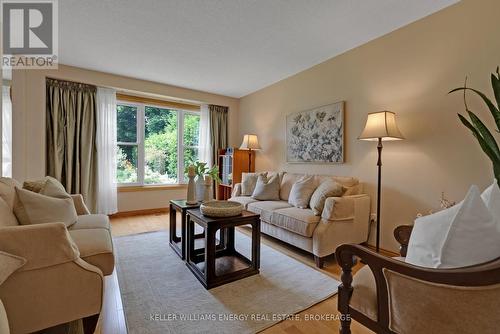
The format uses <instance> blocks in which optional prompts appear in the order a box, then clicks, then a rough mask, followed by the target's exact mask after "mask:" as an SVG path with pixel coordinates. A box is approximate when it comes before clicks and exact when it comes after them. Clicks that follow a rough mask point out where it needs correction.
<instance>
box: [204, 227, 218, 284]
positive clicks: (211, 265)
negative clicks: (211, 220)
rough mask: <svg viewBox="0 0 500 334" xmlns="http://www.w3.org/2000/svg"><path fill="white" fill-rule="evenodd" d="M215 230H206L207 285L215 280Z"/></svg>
mask: <svg viewBox="0 0 500 334" xmlns="http://www.w3.org/2000/svg"><path fill="white" fill-rule="evenodd" d="M215 232H216V230H215V229H212V228H209V227H207V228H206V230H205V280H206V282H207V284H208V283H209V282H210V281H211V280H212V279H213V278H215Z"/></svg>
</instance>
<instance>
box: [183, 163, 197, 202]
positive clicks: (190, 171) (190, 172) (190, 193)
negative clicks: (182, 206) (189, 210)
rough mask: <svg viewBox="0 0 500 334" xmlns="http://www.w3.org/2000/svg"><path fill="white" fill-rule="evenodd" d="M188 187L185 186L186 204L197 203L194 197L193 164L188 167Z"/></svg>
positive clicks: (194, 174)
mask: <svg viewBox="0 0 500 334" xmlns="http://www.w3.org/2000/svg"><path fill="white" fill-rule="evenodd" d="M187 176H188V178H189V181H188V188H187V200H186V203H187V204H196V203H198V201H197V199H196V185H195V182H194V177H195V176H196V173H195V171H194V166H189V167H188V175H187Z"/></svg>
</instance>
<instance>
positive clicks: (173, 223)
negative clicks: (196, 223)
mask: <svg viewBox="0 0 500 334" xmlns="http://www.w3.org/2000/svg"><path fill="white" fill-rule="evenodd" d="M200 204H201V202H199V203H197V204H187V203H186V200H184V199H174V200H171V201H170V224H169V225H170V233H169V234H170V238H169V239H170V247H172V249H173V250H174V251H175V253H176V254H177V255H179V257H180V258H181V259H183V260H184V259H186V235H187V233H186V231H187V230H186V221H187V219H186V211H187V210H189V209H196V208H199V207H200ZM177 212H180V214H181V235H180V236H178V235H177ZM196 237H197V238H202V237H204V234H198V235H196Z"/></svg>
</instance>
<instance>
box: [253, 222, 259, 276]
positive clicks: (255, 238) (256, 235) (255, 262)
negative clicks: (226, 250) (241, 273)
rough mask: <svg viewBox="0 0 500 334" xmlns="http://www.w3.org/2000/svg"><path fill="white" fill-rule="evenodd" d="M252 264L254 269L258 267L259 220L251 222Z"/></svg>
mask: <svg viewBox="0 0 500 334" xmlns="http://www.w3.org/2000/svg"><path fill="white" fill-rule="evenodd" d="M252 264H253V266H254V268H255V269H259V268H260V222H259V221H258V220H256V221H254V222H253V223H252Z"/></svg>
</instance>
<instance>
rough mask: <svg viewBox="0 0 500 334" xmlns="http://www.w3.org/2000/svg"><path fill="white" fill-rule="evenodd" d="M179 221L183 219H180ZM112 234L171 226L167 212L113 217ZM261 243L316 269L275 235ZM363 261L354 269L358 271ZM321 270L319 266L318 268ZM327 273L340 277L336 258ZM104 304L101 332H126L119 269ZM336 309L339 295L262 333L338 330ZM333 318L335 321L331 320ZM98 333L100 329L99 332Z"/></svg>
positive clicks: (359, 331)
mask: <svg viewBox="0 0 500 334" xmlns="http://www.w3.org/2000/svg"><path fill="white" fill-rule="evenodd" d="M177 221H180V219H177ZM111 224H112V231H113V236H123V235H130V234H137V233H144V232H152V231H159V230H165V229H168V214H154V215H141V216H132V217H116V218H112V219H111ZM240 231H241V232H243V233H248V230H246V229H245V228H242V229H240ZM262 243H264V244H266V245H268V246H270V247H273V248H275V249H276V250H278V251H280V252H283V253H285V254H287V255H288V256H291V257H293V258H295V259H296V260H298V261H301V262H303V263H305V264H307V265H309V266H311V267H313V268H315V269H317V268H316V267H315V264H314V258H313V256H312V255H311V254H309V253H307V252H304V251H302V250H300V249H297V248H295V247H293V246H290V245H287V244H285V243H283V242H281V241H279V240H276V239H274V238H272V237H268V236H265V235H263V236H262ZM361 266H362V265H361V264H358V265H357V266H356V268H355V269H354V270H355V271H356V270H359V268H361ZM317 270H320V269H317ZM321 271H322V272H324V273H325V274H327V275H330V276H332V277H334V278H336V279H339V277H340V271H341V270H340V267H339V266H338V265H337V264H336V263H335V259H334V258H333V257H332V258H328V259H327V260H326V262H325V266H324V268H323V269H322V270H321ZM104 298H105V300H104V307H103V312H102V317H101V319H100V321H99V324H98V326H99V329H100V333H102V334H122V333H126V326H125V317H124V315H123V306H122V302H121V297H120V290H119V286H118V279H117V277H116V272H114V273H113V274H112V275H110V276H108V277H106V292H105V297H104ZM336 315H338V312H337V296H333V297H331V298H328V299H327V300H325V301H323V302H321V303H318V304H316V305H314V306H312V307H310V308H308V309H306V310H304V311H302V312H301V313H299V314H298V318H299V319H300V320H285V321H283V322H280V323H278V324H276V325H274V326H272V327H270V328H268V329H266V330H264V331H263V332H262V333H266V334H313V333H337V332H338V328H339V321H338V320H334V319H337V318H336V317H335V316H336ZM332 319H333V320H332ZM351 329H352V333H354V334H364V333H373V332H372V331H370V330H368V329H366V328H365V327H363V326H362V325H360V324H358V323H356V322H355V321H353V323H352V327H351ZM97 332H98V333H99V331H97Z"/></svg>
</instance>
